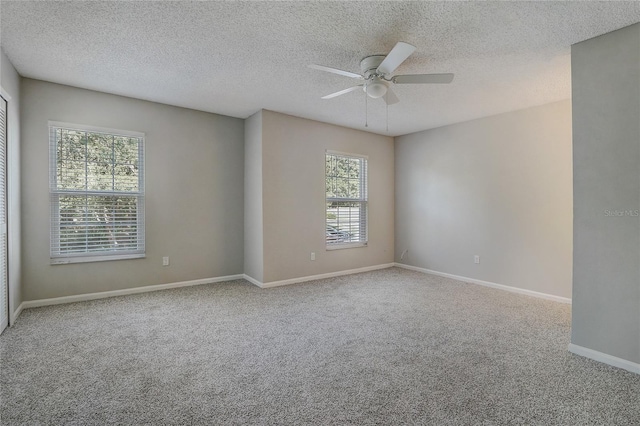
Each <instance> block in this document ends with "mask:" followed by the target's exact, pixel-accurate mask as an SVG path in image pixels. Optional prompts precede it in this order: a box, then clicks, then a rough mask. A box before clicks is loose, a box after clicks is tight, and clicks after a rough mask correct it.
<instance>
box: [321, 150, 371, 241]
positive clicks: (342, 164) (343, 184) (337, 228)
mask: <svg viewBox="0 0 640 426" xmlns="http://www.w3.org/2000/svg"><path fill="white" fill-rule="evenodd" d="M325 185H326V229H327V232H326V242H327V246H340V245H355V244H357V245H364V244H366V243H367V207H368V200H367V158H366V157H362V156H357V155H352V154H343V153H336V152H331V151H328V152H327V153H326V159H325Z"/></svg>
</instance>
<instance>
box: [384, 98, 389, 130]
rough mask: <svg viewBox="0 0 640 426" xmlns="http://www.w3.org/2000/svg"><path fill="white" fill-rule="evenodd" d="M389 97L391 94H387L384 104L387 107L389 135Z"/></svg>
mask: <svg viewBox="0 0 640 426" xmlns="http://www.w3.org/2000/svg"><path fill="white" fill-rule="evenodd" d="M388 97H389V92H387V93H385V95H384V103H385V105H386V106H387V133H389V99H387V98H388Z"/></svg>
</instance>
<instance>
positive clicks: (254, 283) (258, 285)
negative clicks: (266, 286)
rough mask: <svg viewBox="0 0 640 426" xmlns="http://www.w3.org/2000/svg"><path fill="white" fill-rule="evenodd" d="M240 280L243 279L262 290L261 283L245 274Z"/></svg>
mask: <svg viewBox="0 0 640 426" xmlns="http://www.w3.org/2000/svg"><path fill="white" fill-rule="evenodd" d="M242 278H244V279H245V280H247V281H249V282H250V283H251V284H253V285H255V286H257V287H260V288H262V282H261V281H258V280H256V279H255V278H253V277H251V276H249V275H247V274H244V275H243V277H242Z"/></svg>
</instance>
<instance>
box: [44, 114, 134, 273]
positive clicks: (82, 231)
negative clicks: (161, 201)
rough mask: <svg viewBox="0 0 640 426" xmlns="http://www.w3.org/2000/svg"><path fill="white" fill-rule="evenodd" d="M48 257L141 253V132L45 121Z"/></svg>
mask: <svg viewBox="0 0 640 426" xmlns="http://www.w3.org/2000/svg"><path fill="white" fill-rule="evenodd" d="M49 147H50V198H51V262H52V263H71V262H89V261H98V260H115V259H126V258H135V257H144V134H142V133H137V132H127V131H120V130H111V129H101V128H95V127H88V126H81V125H74V124H67V123H57V122H49Z"/></svg>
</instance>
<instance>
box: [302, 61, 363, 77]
mask: <svg viewBox="0 0 640 426" xmlns="http://www.w3.org/2000/svg"><path fill="white" fill-rule="evenodd" d="M309 68H313V69H314V70H320V71H327V72H332V73H334V74H339V75H344V76H346V77H351V78H359V79H362V76H361V75H360V74H356V73H354V72H349V71H344V70H339V69H337V68H331V67H325V66H322V65H316V64H311V65H309Z"/></svg>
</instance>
